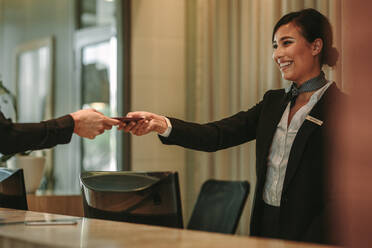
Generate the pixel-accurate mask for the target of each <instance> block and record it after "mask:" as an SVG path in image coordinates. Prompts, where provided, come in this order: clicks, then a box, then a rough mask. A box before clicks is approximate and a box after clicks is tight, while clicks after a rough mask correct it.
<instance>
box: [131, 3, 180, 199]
mask: <svg viewBox="0 0 372 248" xmlns="http://www.w3.org/2000/svg"><path fill="white" fill-rule="evenodd" d="M184 4H185V2H184V1H183V0H182V1H174V0H136V1H132V54H131V56H132V85H131V94H132V95H131V98H132V102H131V106H132V107H131V108H132V110H133V111H134V110H144V111H149V112H155V113H158V114H163V115H168V116H174V117H178V118H182V119H184V118H185V79H184V78H185V58H184V57H185V54H184V51H185V30H184V29H185V28H184V27H185V23H184V22H185V18H184ZM132 169H133V170H137V171H138V170H139V171H154V170H156V171H164V170H172V171H178V172H179V178H180V183H181V197H182V201H184V196H185V188H186V185H185V180H184V178H185V150H184V149H182V148H180V147H175V146H165V145H162V144H161V143H160V141H159V139H158V138H157V136H156V135H154V134H150V135H146V136H142V137H133V138H132Z"/></svg>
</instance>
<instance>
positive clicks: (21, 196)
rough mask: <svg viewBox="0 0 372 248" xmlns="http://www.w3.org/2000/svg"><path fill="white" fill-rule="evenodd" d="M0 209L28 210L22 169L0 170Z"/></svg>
mask: <svg viewBox="0 0 372 248" xmlns="http://www.w3.org/2000/svg"><path fill="white" fill-rule="evenodd" d="M0 207H1V208H15V209H21V210H27V209H28V206H27V197H26V190H25V181H24V177H23V170H22V169H15V170H13V169H6V168H0Z"/></svg>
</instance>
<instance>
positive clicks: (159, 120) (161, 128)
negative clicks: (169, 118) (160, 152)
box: [118, 111, 168, 136]
mask: <svg viewBox="0 0 372 248" xmlns="http://www.w3.org/2000/svg"><path fill="white" fill-rule="evenodd" d="M127 117H141V118H143V120H140V121H136V122H134V121H131V122H130V123H127V124H126V123H121V124H120V125H119V127H118V129H119V130H124V132H131V133H132V134H134V135H137V136H141V135H145V134H148V133H150V132H157V133H164V132H165V131H166V130H167V128H168V125H167V122H166V120H165V118H164V116H161V115H157V114H154V113H149V112H144V111H138V112H129V113H128V114H127Z"/></svg>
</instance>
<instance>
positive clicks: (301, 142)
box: [282, 85, 337, 192]
mask: <svg viewBox="0 0 372 248" xmlns="http://www.w3.org/2000/svg"><path fill="white" fill-rule="evenodd" d="M335 87H336V86H335V85H331V86H330V87H329V88H328V90H327V91H326V92H325V93H324V95H323V96H322V98H321V99H320V100H319V101H318V103H317V104H315V106H314V107H313V109H312V110H311V111H310V113H309V114H308V116H310V119H312V120H309V119H305V121H304V123H303V124H302V126H301V127H300V129H299V130H298V132H297V135H296V138H295V140H294V142H293V144H292V148H291V151H290V154H289V160H288V164H287V170H286V174H285V178H284V184H283V191H282V192H285V191H286V189H287V188H288V185H289V183H290V182H291V179H292V178H293V176H294V174H295V172H296V170H297V168H298V166H299V163H300V160H301V157H302V154H303V152H304V149H305V146H306V143H307V140H308V139H309V137H310V135H311V134H312V132H313V131H314V130H316V129H317V128H321V126H322V125H323V124H322V122H323V121H324V117H325V115H324V107H325V106H326V105H327V104H328V103H327V99H328V98H329V95H330V94H331V93H332V91H334V90H335ZM336 89H337V87H336ZM314 118H315V119H314ZM318 120H319V121H320V122H319V121H318Z"/></svg>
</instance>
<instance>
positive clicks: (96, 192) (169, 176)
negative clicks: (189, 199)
mask: <svg viewBox="0 0 372 248" xmlns="http://www.w3.org/2000/svg"><path fill="white" fill-rule="evenodd" d="M80 182H81V187H82V194H83V206H84V215H85V217H90V218H99V219H106V220H115V221H125V222H132V223H141V224H150V225H158V226H167V227H178V228H183V221H182V208H181V198H180V190H179V183H178V173H177V172H131V171H116V172H102V171H101V172H97V171H96V172H84V173H82V174H81V175H80Z"/></svg>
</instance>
